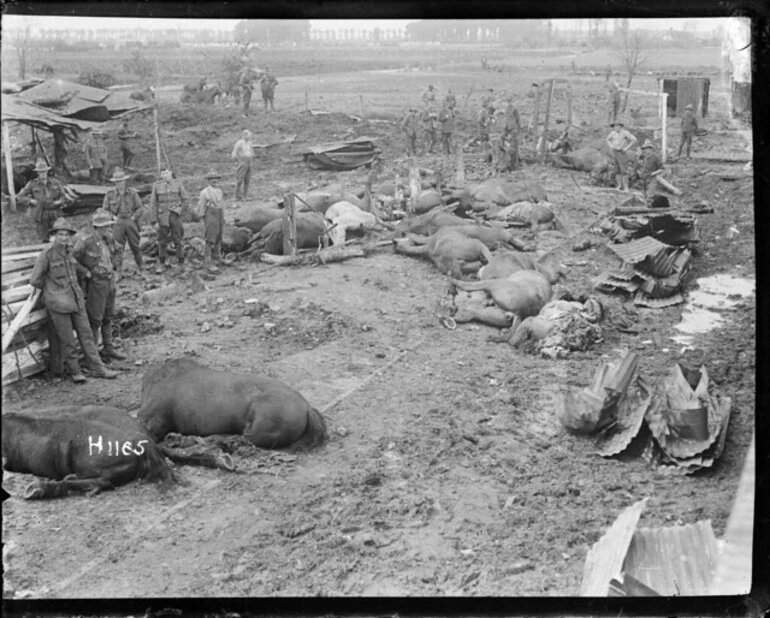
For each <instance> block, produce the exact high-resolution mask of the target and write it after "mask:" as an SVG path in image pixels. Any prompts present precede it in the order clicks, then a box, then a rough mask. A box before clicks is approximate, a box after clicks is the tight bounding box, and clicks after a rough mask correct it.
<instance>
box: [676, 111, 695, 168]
mask: <svg viewBox="0 0 770 618" xmlns="http://www.w3.org/2000/svg"><path fill="white" fill-rule="evenodd" d="M697 130H698V119H697V118H696V117H695V113H694V112H693V108H692V105H686V106H685V108H684V114H682V141H680V142H679V152H678V153H677V155H676V158H677V159H679V157H681V156H682V149H683V148H684V147H685V146H687V148H686V150H685V152H686V153H687V158H688V159H689V158H690V148H692V138H693V136H694V135H695V132H696V131H697Z"/></svg>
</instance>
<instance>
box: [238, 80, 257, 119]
mask: <svg viewBox="0 0 770 618" xmlns="http://www.w3.org/2000/svg"><path fill="white" fill-rule="evenodd" d="M254 77H255V76H254V72H253V71H252V70H251V67H244V68H243V70H242V71H241V75H240V77H239V78H238V86H240V89H241V102H242V103H243V117H244V118H248V117H249V106H250V105H251V92H252V91H253V90H254Z"/></svg>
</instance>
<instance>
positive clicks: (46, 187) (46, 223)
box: [16, 159, 68, 242]
mask: <svg viewBox="0 0 770 618" xmlns="http://www.w3.org/2000/svg"><path fill="white" fill-rule="evenodd" d="M50 169H51V168H50V167H48V165H47V164H46V162H45V159H38V160H37V164H36V165H35V171H36V172H37V178H33V179H32V180H30V181H29V182H28V183H27V184H26V185H25V186H24V188H23V189H22V190H21V191H19V194H18V195H17V196H16V200H17V201H18V202H19V203H20V204H21V205H26V206H33V207H34V208H35V227H36V228H37V233H38V236H39V237H40V241H41V242H48V241H49V240H50V238H49V237H50V232H51V225H52V224H53V222H54V221H56V219H58V218H59V217H61V216H62V212H61V206H62V205H63V204H64V203H65V202H67V201H68V200H67V196H66V194H65V193H64V185H63V184H62V183H60V182H59V181H58V180H56V178H50V177H49V176H48V170H50Z"/></svg>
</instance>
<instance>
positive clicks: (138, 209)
mask: <svg viewBox="0 0 770 618" xmlns="http://www.w3.org/2000/svg"><path fill="white" fill-rule="evenodd" d="M102 208H103V209H104V210H106V211H107V212H109V213H110V214H112V215H114V216H115V217H117V221H116V222H115V227H114V228H113V232H112V233H113V235H114V238H115V244H116V245H117V264H118V265H117V271H118V273H120V272H121V271H122V268H123V252H124V251H125V249H126V241H128V246H129V248H130V249H131V253H132V254H133V255H134V261H136V266H137V268H139V269H140V270H141V269H142V268H144V261H143V259H142V252H141V250H140V249H139V219H140V218H141V216H142V212H143V206H142V199H141V198H140V197H139V194H138V193H137V192H136V191H135V190H134V189H129V188H128V187H126V190H125V191H123V193H121V192H120V191H118V189H117V187H115V188H113V189H110V190H109V191H107V194H106V195H105V196H104V201H103V202H102Z"/></svg>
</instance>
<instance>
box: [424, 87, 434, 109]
mask: <svg viewBox="0 0 770 618" xmlns="http://www.w3.org/2000/svg"><path fill="white" fill-rule="evenodd" d="M435 101H436V91H435V90H434V89H433V84H428V89H427V90H426V91H425V92H423V93H422V102H423V103H425V105H433V103H434V102H435Z"/></svg>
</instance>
